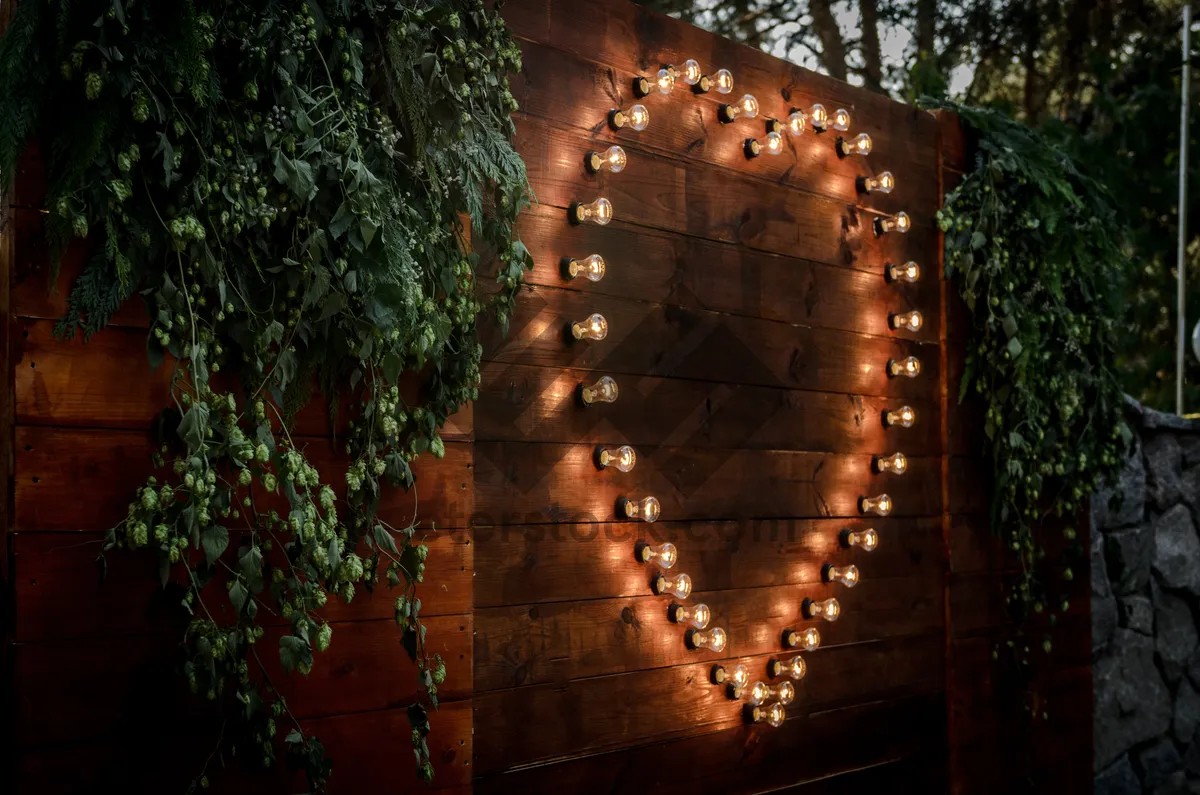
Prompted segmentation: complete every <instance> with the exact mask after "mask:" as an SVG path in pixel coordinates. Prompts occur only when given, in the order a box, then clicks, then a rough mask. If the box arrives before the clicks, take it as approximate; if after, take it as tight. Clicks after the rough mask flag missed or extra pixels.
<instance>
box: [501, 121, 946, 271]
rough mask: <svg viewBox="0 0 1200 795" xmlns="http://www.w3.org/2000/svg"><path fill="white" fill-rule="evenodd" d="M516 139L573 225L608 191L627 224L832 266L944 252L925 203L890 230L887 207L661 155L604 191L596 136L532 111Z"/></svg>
mask: <svg viewBox="0 0 1200 795" xmlns="http://www.w3.org/2000/svg"><path fill="white" fill-rule="evenodd" d="M513 145H514V147H515V148H516V150H517V151H518V152H519V153H520V154H521V156H522V157H523V158H524V159H525V165H526V168H527V170H528V174H529V184H530V187H531V188H532V190H533V193H534V195H535V196H536V197H537V200H538V202H539V203H540V204H543V205H551V206H554V207H559V208H561V209H562V211H563V212H562V215H561V216H560V217H561V218H562V219H563V225H564V226H565V225H566V224H567V214H566V210H567V208H568V207H569V206H570V205H571V203H572V202H576V201H589V202H590V201H592V200H593V199H595V198H596V196H598V195H604V196H606V198H608V199H609V200H610V201H611V202H612V204H613V217H614V218H616V219H620V220H622V221H629V222H632V223H636V224H639V225H642V226H647V227H653V228H656V229H661V230H665V231H670V232H679V233H683V234H688V235H693V236H696V237H703V238H706V239H709V240H718V241H723V242H726V243H740V244H742V245H744V246H746V247H748V248H751V249H757V250H761V251H768V252H774V253H777V254H786V255H794V254H797V253H800V254H802V255H803V256H804V257H805V258H806V259H810V260H814V261H817V262H823V263H826V264H828V265H842V266H844V267H858V268H870V269H874V270H875V271H876V272H878V269H879V268H880V267H882V264H883V263H884V262H889V261H890V262H906V261H908V260H910V259H914V260H917V261H918V262H930V261H931V260H932V257H933V254H934V253H935V251H934V248H933V246H934V245H935V244H936V240H935V234H934V229H933V228H932V211H931V210H929V211H926V210H924V209H923V208H921V207H919V206H913V207H912V208H911V209H910V210H909V211H908V214H909V216H910V218H911V220H912V229H911V230H910V231H909V232H908V233H907V234H900V233H891V234H887V235H883V236H880V235H878V234H876V231H875V221H876V219H877V218H879V217H880V214H878V213H872V212H869V211H866V210H863V209H861V208H859V207H857V206H855V205H853V204H844V203H839V202H835V201H831V200H829V199H824V198H821V197H818V196H814V195H812V194H806V193H801V192H799V191H797V190H794V189H792V188H789V187H786V186H780V185H776V184H774V183H769V182H762V181H760V180H756V179H753V178H746V177H739V176H738V175H736V174H731V173H730V172H729V171H728V170H727V169H718V168H711V167H707V166H703V165H698V164H695V165H693V164H688V166H687V167H686V168H684V166H683V165H681V164H680V163H678V162H676V161H673V160H667V159H665V158H658V157H654V156H651V155H641V156H637V155H635V156H634V158H633V161H632V162H631V165H629V166H627V167H626V169H625V170H624V171H622V172H621V173H620V174H618V175H617V176H615V177H614V178H612V179H609V180H606V181H605V185H604V189H603V192H601V191H600V190H599V189H598V188H597V187H596V183H594V182H592V183H591V184H589V182H588V181H586V175H585V172H584V168H583V156H584V154H585V152H586V151H587V150H588V148H589V146H590V145H589V143H588V142H587V141H580V140H579V135H578V133H577V132H573V131H571V130H565V129H563V128H561V127H557V126H552V125H551V124H550V123H548V122H543V121H541V120H537V119H535V118H533V117H530V116H520V117H518V118H517V135H516V137H515V138H514V141H513Z"/></svg>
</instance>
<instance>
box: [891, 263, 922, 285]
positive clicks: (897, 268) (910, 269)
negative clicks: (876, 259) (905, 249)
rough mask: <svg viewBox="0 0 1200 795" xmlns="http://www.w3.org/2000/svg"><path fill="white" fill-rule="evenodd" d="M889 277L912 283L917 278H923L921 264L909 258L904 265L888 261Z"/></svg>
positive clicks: (894, 280)
mask: <svg viewBox="0 0 1200 795" xmlns="http://www.w3.org/2000/svg"><path fill="white" fill-rule="evenodd" d="M887 277H888V281H892V282H908V283H910V284H911V283H913V282H915V281H916V280H917V279H920V278H921V266H920V265H918V264H917V263H915V262H913V261H912V260H909V261H908V262H906V263H904V264H903V265H892V264H891V263H888V266H887Z"/></svg>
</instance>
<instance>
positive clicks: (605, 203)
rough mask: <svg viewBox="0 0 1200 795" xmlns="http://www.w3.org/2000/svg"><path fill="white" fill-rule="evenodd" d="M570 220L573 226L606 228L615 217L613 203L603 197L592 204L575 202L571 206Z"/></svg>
mask: <svg viewBox="0 0 1200 795" xmlns="http://www.w3.org/2000/svg"><path fill="white" fill-rule="evenodd" d="M569 212H570V215H569V218H570V220H571V223H573V224H583V223H591V224H595V225H596V226H605V225H607V224H608V222H609V221H611V220H612V217H613V206H612V202H610V201H609V200H608V199H605V198H603V197H601V198H599V199H596V201H594V202H591V203H590V204H583V203H582V202H575V203H574V204H572V205H571V208H570V211H569Z"/></svg>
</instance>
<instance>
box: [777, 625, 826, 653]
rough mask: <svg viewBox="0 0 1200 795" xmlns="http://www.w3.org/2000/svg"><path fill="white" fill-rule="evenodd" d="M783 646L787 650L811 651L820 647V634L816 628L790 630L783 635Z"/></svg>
mask: <svg viewBox="0 0 1200 795" xmlns="http://www.w3.org/2000/svg"><path fill="white" fill-rule="evenodd" d="M783 645H785V646H787V647H788V648H789V649H803V650H804V651H812V650H813V649H815V648H817V647H818V646H820V645H821V633H820V632H818V631H817V628H816V627H809V628H808V629H799V630H797V629H791V630H788V631H787V632H785V633H783Z"/></svg>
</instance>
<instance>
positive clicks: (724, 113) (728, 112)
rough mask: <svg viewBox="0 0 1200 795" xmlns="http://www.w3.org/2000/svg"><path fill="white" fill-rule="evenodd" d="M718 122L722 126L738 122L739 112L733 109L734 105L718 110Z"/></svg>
mask: <svg viewBox="0 0 1200 795" xmlns="http://www.w3.org/2000/svg"><path fill="white" fill-rule="evenodd" d="M717 120H718V121H720V122H721V124H732V123H733V122H735V121H737V112H736V111H735V110H734V109H733V105H721V107H719V108H717Z"/></svg>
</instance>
